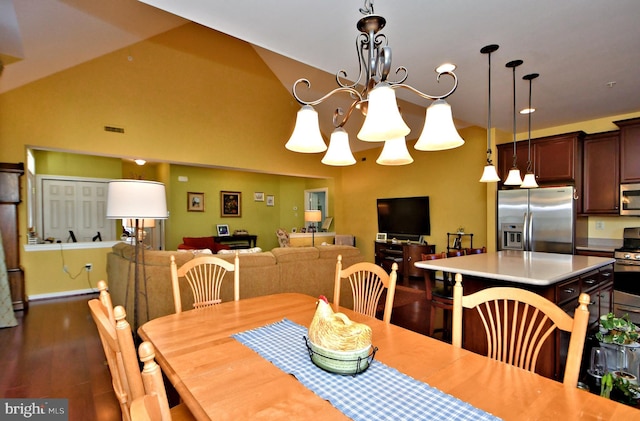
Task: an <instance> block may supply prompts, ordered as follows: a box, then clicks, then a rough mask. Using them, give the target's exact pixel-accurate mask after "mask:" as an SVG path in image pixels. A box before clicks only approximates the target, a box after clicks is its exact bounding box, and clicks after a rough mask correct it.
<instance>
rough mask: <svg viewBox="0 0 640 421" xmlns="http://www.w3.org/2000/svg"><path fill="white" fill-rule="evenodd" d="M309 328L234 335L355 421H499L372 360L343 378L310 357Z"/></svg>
mask: <svg viewBox="0 0 640 421" xmlns="http://www.w3.org/2000/svg"><path fill="white" fill-rule="evenodd" d="M306 335H307V328H306V327H304V326H301V325H299V324H297V323H294V322H292V321H291V320H288V319H283V320H282V321H280V322H276V323H272V324H270V325H266V326H263V327H259V328H256V329H252V330H248V331H245V332H240V333H237V334H234V335H232V337H233V338H234V339H236V340H237V341H239V342H240V343H242V344H243V345H245V346H247V347H249V348H251V349H252V350H254V351H255V352H257V353H258V354H259V355H260V356H262V357H263V358H265V359H266V360H268V361H270V362H272V363H273V364H274V365H275V366H276V367H278V368H279V369H281V370H282V371H284V372H285V373H289V374H292V375H294V376H295V377H296V378H297V379H298V381H299V382H300V383H302V384H303V385H304V386H305V387H307V388H308V389H310V390H311V391H313V392H314V393H315V394H316V395H318V396H320V397H321V398H323V399H325V400H327V401H329V402H330V403H331V404H332V405H333V406H334V407H336V408H337V409H338V410H340V411H341V412H342V413H343V414H345V415H346V416H348V417H349V418H351V419H353V420H363V421H370V420H393V421H396V420H401V419H405V420H474V421H476V420H499V418H497V417H495V416H494V415H491V414H489V413H487V412H485V411H483V410H481V409H478V408H476V407H474V406H473V405H471V404H469V403H467V402H464V401H461V400H460V399H458V398H455V397H453V396H451V395H448V394H446V393H444V392H442V391H441V390H438V389H436V388H434V387H431V386H429V385H428V384H426V383H424V382H421V381H418V380H416V379H414V378H412V377H410V376H408V375H406V374H403V373H401V372H399V371H398V370H396V369H394V368H392V367H389V366H387V365H385V364H383V363H381V362H380V361H377V360H374V361H373V363H372V364H371V366H370V367H369V368H368V369H367V371H365V372H364V373H361V374H358V375H357V376H341V375H338V374H333V373H329V372H327V371H324V370H322V369H320V368H318V367H317V366H316V365H315V364H313V362H312V361H311V359H310V358H309V352H308V350H307V347H306V345H305V341H304V339H303V338H304V336H306Z"/></svg>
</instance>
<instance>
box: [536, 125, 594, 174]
mask: <svg viewBox="0 0 640 421" xmlns="http://www.w3.org/2000/svg"><path fill="white" fill-rule="evenodd" d="M584 136H585V133H584V132H573V133H566V134H562V135H557V136H549V137H545V138H539V139H535V141H534V140H532V141H531V142H532V145H531V146H532V148H533V157H534V159H533V164H534V173H535V175H536V181H537V182H538V183H540V184H544V183H577V182H578V181H579V180H580V179H581V177H582V154H581V153H580V152H581V148H582V138H583V137H584ZM580 182H581V181H580Z"/></svg>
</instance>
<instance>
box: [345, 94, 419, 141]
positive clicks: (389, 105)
mask: <svg viewBox="0 0 640 421" xmlns="http://www.w3.org/2000/svg"><path fill="white" fill-rule="evenodd" d="M410 131H411V129H410V128H409V126H407V124H406V123H405V122H404V120H403V119H402V116H401V115H400V110H398V102H397V101H396V93H395V91H394V90H393V88H391V86H389V84H388V83H386V82H381V83H380V84H378V86H376V87H375V88H373V89H372V90H371V92H369V104H368V105H367V117H366V118H365V119H364V123H363V124H362V127H361V128H360V131H359V132H358V139H360V140H364V141H365V142H384V141H385V140H387V139H394V138H396V137H403V136H406V135H408V134H409V132H410Z"/></svg>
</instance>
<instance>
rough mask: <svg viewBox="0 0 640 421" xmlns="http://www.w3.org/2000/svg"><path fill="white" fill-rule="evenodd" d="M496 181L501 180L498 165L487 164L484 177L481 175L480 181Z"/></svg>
mask: <svg viewBox="0 0 640 421" xmlns="http://www.w3.org/2000/svg"><path fill="white" fill-rule="evenodd" d="M496 181H500V177H498V173H497V172H496V167H495V166H494V165H485V166H484V171H483V172H482V177H480V182H481V183H493V182H496Z"/></svg>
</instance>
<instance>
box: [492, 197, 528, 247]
mask: <svg viewBox="0 0 640 421" xmlns="http://www.w3.org/2000/svg"><path fill="white" fill-rule="evenodd" d="M528 207H529V196H528V191H527V190H521V189H517V190H499V191H498V226H497V229H498V248H499V249H500V250H506V249H514V248H517V249H522V247H521V246H523V245H524V243H525V238H524V225H525V217H526V214H527V211H528ZM518 232H519V233H521V238H511V237H513V236H517V233H518ZM510 236H511V237H510ZM519 240H521V241H519Z"/></svg>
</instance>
